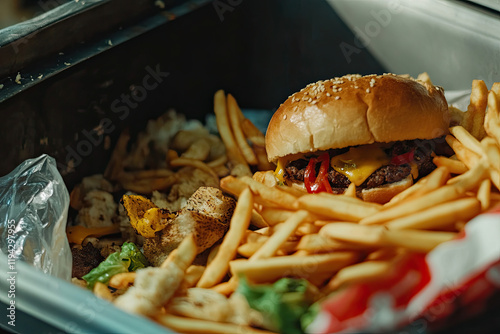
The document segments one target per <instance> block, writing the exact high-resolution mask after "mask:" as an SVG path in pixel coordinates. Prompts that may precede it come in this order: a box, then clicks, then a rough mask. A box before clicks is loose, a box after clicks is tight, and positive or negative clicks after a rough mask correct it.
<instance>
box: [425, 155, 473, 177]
mask: <svg viewBox="0 0 500 334" xmlns="http://www.w3.org/2000/svg"><path fill="white" fill-rule="evenodd" d="M432 162H433V163H434V164H435V165H436V166H438V167H446V168H447V169H448V170H449V171H450V173H451V174H463V173H465V172H466V171H467V170H468V168H467V166H466V165H465V164H464V163H463V162H462V161H460V160H455V159H451V158H447V157H442V156H436V157H434V158H433V159H432Z"/></svg>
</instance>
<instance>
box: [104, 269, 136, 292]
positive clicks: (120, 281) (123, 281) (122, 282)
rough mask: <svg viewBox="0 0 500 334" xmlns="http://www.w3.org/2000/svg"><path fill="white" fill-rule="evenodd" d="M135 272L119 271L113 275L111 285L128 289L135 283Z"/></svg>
mask: <svg viewBox="0 0 500 334" xmlns="http://www.w3.org/2000/svg"><path fill="white" fill-rule="evenodd" d="M134 280H135V272H128V273H119V274H116V275H113V276H111V278H110V280H109V286H110V287H112V288H115V289H126V288H128V287H129V286H131V285H133V284H134Z"/></svg>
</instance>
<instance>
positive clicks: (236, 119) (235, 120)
mask: <svg viewBox="0 0 500 334" xmlns="http://www.w3.org/2000/svg"><path fill="white" fill-rule="evenodd" d="M226 101H227V112H228V115H229V122H230V123H231V129H232V130H233V134H234V139H235V141H236V145H237V146H238V147H239V149H240V152H241V154H242V155H243V157H244V158H245V160H246V162H247V163H248V164H250V165H257V157H256V156H255V153H254V151H253V150H252V148H251V147H250V145H248V142H247V139H246V138H245V135H244V133H243V130H242V128H241V122H242V120H243V119H244V116H243V113H242V112H241V109H240V107H239V106H238V103H237V102H236V100H235V99H234V97H233V96H232V95H231V94H228V95H227V100H226Z"/></svg>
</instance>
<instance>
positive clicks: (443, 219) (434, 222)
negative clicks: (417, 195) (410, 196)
mask: <svg viewBox="0 0 500 334" xmlns="http://www.w3.org/2000/svg"><path fill="white" fill-rule="evenodd" d="M479 212H481V204H480V203H479V201H478V200H477V199H476V198H474V197H472V198H463V199H458V200H455V201H451V202H447V203H443V204H438V205H434V206H432V207H430V208H428V209H426V210H421V211H418V212H415V213H413V214H411V215H406V216H404V217H400V218H398V219H394V220H391V221H389V222H387V223H386V224H385V226H387V228H389V229H390V230H400V229H437V228H441V227H446V226H448V225H450V224H452V223H454V222H456V221H460V220H464V221H467V220H469V219H470V218H472V217H474V216H476V215H477V214H478V213H479Z"/></svg>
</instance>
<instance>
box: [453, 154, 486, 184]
mask: <svg viewBox="0 0 500 334" xmlns="http://www.w3.org/2000/svg"><path fill="white" fill-rule="evenodd" d="M488 174H489V164H488V162H487V161H486V160H485V159H484V158H483V159H481V160H480V161H479V162H478V163H477V164H476V165H475V166H474V167H473V168H472V169H469V170H468V171H467V172H465V173H463V174H460V175H458V176H455V177H454V178H451V179H449V180H448V181H447V182H446V184H448V185H452V184H457V185H458V186H459V187H461V188H462V189H465V190H471V189H474V188H476V187H477V186H478V185H479V183H480V182H481V181H482V180H484V179H485V178H487V177H488Z"/></svg>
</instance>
